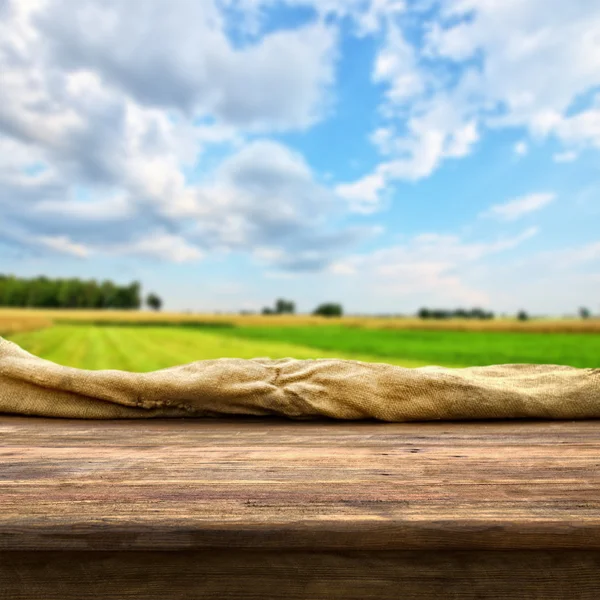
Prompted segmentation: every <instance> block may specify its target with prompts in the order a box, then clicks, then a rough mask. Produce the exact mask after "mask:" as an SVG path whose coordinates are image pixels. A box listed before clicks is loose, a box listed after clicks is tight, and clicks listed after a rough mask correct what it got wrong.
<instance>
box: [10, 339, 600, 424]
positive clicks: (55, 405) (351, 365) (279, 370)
mask: <svg viewBox="0 0 600 600" xmlns="http://www.w3.org/2000/svg"><path fill="white" fill-rule="evenodd" d="M0 412H3V413H12V414H20V415H37V416H44V417H69V418H88V419H116V418H144V417H185V416H188V417H207V416H211V417H214V416H220V415H280V416H285V417H290V418H292V419H312V418H319V417H331V418H335V419H369V418H372V419H380V420H382V421H429V420H442V419H493V418H523V417H525V418H526V417H529V418H546V419H582V418H598V417H600V369H576V368H573V367H566V366H557V365H497V366H489V367H470V368H465V369H450V368H444V367H422V368H418V369H405V368H402V367H397V366H393V365H387V364H381V363H364V362H359V361H354V360H341V359H317V360H296V359H293V358H282V359H278V360H272V359H269V358H255V359H252V360H242V359H235V358H222V359H218V360H204V361H198V362H194V363H191V364H188V365H183V366H180V367H173V368H169V369H163V370H160V371H154V372H152V373H128V372H124V371H84V370H80V369H74V368H69V367H63V366H60V365H57V364H54V363H52V362H49V361H47V360H43V359H41V358H37V357H35V356H33V355H32V354H29V353H28V352H26V351H25V350H23V349H21V348H19V347H18V346H17V345H15V344H13V343H12V342H8V341H7V340H3V339H2V338H0Z"/></svg>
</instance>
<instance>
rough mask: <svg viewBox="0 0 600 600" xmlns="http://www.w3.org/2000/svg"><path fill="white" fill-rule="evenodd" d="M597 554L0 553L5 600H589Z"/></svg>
mask: <svg viewBox="0 0 600 600" xmlns="http://www.w3.org/2000/svg"><path fill="white" fill-rule="evenodd" d="M599 589H600V551H582V550H574V551H547V550H521V551H483V552H467V551H443V552H441V551H399V552H398V551H393V552H375V553H369V552H358V551H351V552H322V551H318V552H307V551H288V552H283V553H282V552H279V551H273V550H271V551H264V550H255V551H253V550H247V551H240V550H236V549H231V550H199V551H182V552H114V553H113V552H76V553H73V552H15V553H8V554H4V553H0V590H1V592H0V595H1V597H2V599H3V600H39V599H41V598H43V599H44V600H82V599H83V598H86V599H89V600H91V599H94V598H98V599H102V600H124V599H130V600H134V599H143V600H200V599H210V600H221V599H223V598H230V599H231V598H237V599H241V600H272V599H283V598H285V600H342V599H344V600H372V599H377V600H397V599H398V598H401V599H402V600H433V599H435V600H439V599H440V598H444V599H445V600H482V599H489V600H515V599H517V598H518V599H519V600H524V599H525V600H527V599H529V600H531V599H534V598H535V599H539V600H565V599H567V598H568V599H569V600H597V598H598V590H599Z"/></svg>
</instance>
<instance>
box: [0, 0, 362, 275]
mask: <svg viewBox="0 0 600 600" xmlns="http://www.w3.org/2000/svg"><path fill="white" fill-rule="evenodd" d="M230 25H231V23H228V22H227V17H226V15H225V14H224V13H223V12H222V11H220V10H218V7H217V4H215V3H213V2H212V1H210V0H207V1H206V2H202V3H198V2H196V1H191V0H181V1H180V2H176V3H174V4H172V3H169V2H165V1H161V0H148V1H147V2H144V3H142V4H137V3H135V4H132V3H122V2H117V1H113V0H108V1H107V2H103V3H101V4H98V3H97V2H92V1H90V0H82V1H81V2H77V3H73V2H70V1H68V0H49V1H47V2H34V3H21V2H11V3H9V4H7V5H4V8H3V13H2V15H0V69H1V70H2V73H3V85H2V89H0V154H1V155H2V161H0V165H2V166H0V206H1V207H2V210H3V217H4V221H5V222H4V223H3V231H7V232H8V233H7V234H6V239H7V240H10V243H12V244H16V245H18V246H19V247H20V248H22V249H26V248H29V249H30V250H31V251H38V250H39V248H40V244H43V245H44V247H45V248H46V249H51V250H53V251H55V252H62V253H65V252H67V253H71V254H77V255H80V256H84V254H85V253H86V252H88V253H90V254H91V253H93V254H94V255H98V254H99V255H102V254H105V255H106V254H108V255H114V254H118V255H129V256H138V257H146V258H158V257H160V258H163V259H165V260H169V261H173V262H187V261H195V260H199V259H201V258H202V257H203V256H204V255H205V254H206V253H209V252H210V253H215V252H216V253H227V252H231V251H238V252H245V253H251V252H252V251H253V249H254V248H255V247H256V246H261V245H262V246H277V247H281V248H282V253H283V254H282V255H281V256H279V257H276V258H273V260H272V261H271V263H270V264H272V265H274V266H276V267H280V268H287V269H290V270H298V269H299V270H302V269H305V270H311V269H319V268H322V267H323V266H324V265H326V264H328V262H329V261H330V260H331V259H332V258H334V257H335V256H337V254H338V253H339V252H340V251H341V250H342V249H343V248H347V247H348V246H349V245H352V244H353V243H355V242H356V241H358V240H359V239H361V238H362V237H364V236H365V235H371V234H372V231H371V230H368V229H366V228H364V229H361V228H358V227H354V228H348V227H346V228H344V227H343V226H341V225H340V223H339V221H341V217H342V216H343V213H344V211H345V210H346V204H345V203H343V202H341V201H340V200H339V199H338V198H337V197H336V195H335V194H334V193H333V192H332V191H331V190H329V189H327V188H326V187H324V186H323V185H321V184H320V183H318V182H317V178H316V176H315V175H314V174H313V172H312V170H311V168H310V167H309V166H308V165H307V163H306V161H305V160H304V158H303V157H302V156H301V155H299V154H298V153H296V152H293V151H292V150H290V149H289V148H287V147H286V146H284V145H282V144H278V143H275V142H270V141H268V140H266V139H262V140H254V141H252V142H247V141H246V139H245V137H246V135H247V134H248V132H253V133H254V134H255V133H256V132H257V131H259V130H261V129H268V130H269V131H279V130H286V129H299V128H300V129H301V128H304V127H306V126H308V125H310V124H312V123H314V122H315V121H316V120H318V119H319V118H320V117H321V116H322V115H323V114H324V111H326V110H327V95H328V88H329V87H330V85H331V83H332V80H333V68H334V64H335V58H336V57H335V45H336V37H337V34H336V28H335V27H334V26H329V25H325V24H323V23H322V22H320V21H318V20H317V21H315V22H313V23H310V24H307V25H305V26H301V27H298V28H295V29H291V28H286V29H281V30H275V31H272V30H271V31H269V32H268V33H264V34H261V35H259V36H255V37H253V38H252V39H251V40H247V41H246V42H245V43H244V44H241V45H239V44H238V45H236V44H234V43H233V42H232V41H231V39H230V38H229V37H228V34H227V31H228V27H229V26H230ZM140 48H143V52H141V51H140ZM224 142H225V143H226V144H227V147H226V152H225V158H223V159H222V160H221V161H220V163H219V164H217V165H216V166H215V164H214V163H213V164H212V165H210V167H207V168H205V169H204V170H201V168H200V169H198V165H202V162H201V161H202V153H203V152H204V151H205V150H206V146H210V145H211V144H223V143H224ZM220 152H221V154H223V151H222V150H221V151H220ZM5 157H6V160H5V159H4V158H5ZM34 163H39V164H41V165H43V169H42V170H41V172H37V170H36V169H33V171H31V165H32V164H34ZM28 169H29V170H30V171H31V172H28ZM189 170H197V172H200V173H202V178H201V179H200V180H199V181H195V182H194V183H190V182H189V181H188V179H187V176H186V173H187V172H188V171H189ZM81 193H83V194H84V195H85V196H86V199H85V200H83V201H82V200H81V198H80V197H79V196H80V194H81ZM338 217H339V218H338ZM33 240H38V242H34V241H33ZM41 240H43V241H41Z"/></svg>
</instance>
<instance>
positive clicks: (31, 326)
mask: <svg viewBox="0 0 600 600" xmlns="http://www.w3.org/2000/svg"><path fill="white" fill-rule="evenodd" d="M50 325H52V320H51V319H49V318H47V317H45V316H41V315H35V314H18V313H17V314H7V315H5V314H4V313H3V312H0V335H8V334H9V333H16V332H17V331H33V330H36V329H43V328H44V327H49V326H50Z"/></svg>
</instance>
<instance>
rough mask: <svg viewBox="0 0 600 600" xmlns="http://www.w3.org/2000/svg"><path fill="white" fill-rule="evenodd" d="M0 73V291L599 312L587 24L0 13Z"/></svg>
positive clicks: (225, 307)
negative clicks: (8, 279)
mask: <svg viewBox="0 0 600 600" xmlns="http://www.w3.org/2000/svg"><path fill="white" fill-rule="evenodd" d="M0 73H1V74H2V75H0V77H1V78H2V81H1V83H2V85H0V271H1V272H12V273H15V274H18V275H23V276H34V275H37V274H42V273H43V274H46V275H50V276H62V277H64V276H79V277H86V278H98V279H102V278H111V279H114V280H116V281H120V282H126V281H130V280H132V279H137V280H140V281H141V282H142V284H143V286H144V288H145V290H146V291H150V290H154V291H156V292H158V293H159V294H160V295H162V296H163V298H164V300H165V305H166V308H168V309H171V310H194V311H212V310H221V311H230V310H232V311H237V310H241V309H245V310H258V309H260V308H261V307H262V306H264V305H267V304H271V303H272V301H273V300H274V299H275V298H277V297H280V296H284V297H289V298H292V299H294V300H295V301H296V303H297V305H298V308H299V309H300V310H302V311H309V310H311V309H312V308H314V306H315V305H316V304H317V303H320V302H322V301H341V302H342V303H343V304H344V306H345V307H346V309H347V310H348V311H349V312H354V313H380V312H385V313H411V312H414V311H416V310H417V309H418V308H419V307H420V306H423V305H427V306H438V307H457V306H475V305H482V306H485V307H487V308H490V309H493V310H496V311H498V312H515V311H517V310H519V309H521V308H524V309H527V310H529V311H531V312H533V313H538V314H569V313H571V314H573V313H575V312H576V311H577V309H578V307H579V306H582V305H585V306H589V307H590V308H591V309H592V310H593V311H595V312H600V177H599V175H598V173H600V6H599V5H598V3H597V2H596V1H595V0H574V1H572V2H568V3H566V2H563V1H562V0H503V1H501V2H500V1H498V0H447V1H444V2H435V1H434V0H414V1H412V2H410V1H408V0H406V1H401V0H372V1H370V2H369V1H366V0H320V1H317V0H177V1H176V2H168V1H166V0H146V1H145V2H144V3H134V2H122V1H117V0H114V1H106V2H101V3H100V2H97V1H92V0H35V1H34V0H31V1H27V2H23V1H18V2H17V1H16V0H9V1H8V2H6V3H3V4H1V5H0Z"/></svg>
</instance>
